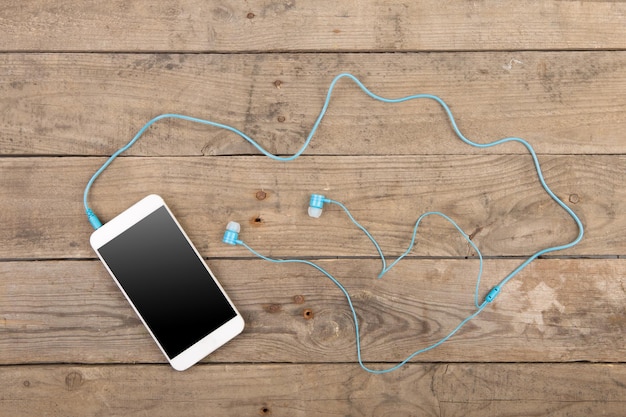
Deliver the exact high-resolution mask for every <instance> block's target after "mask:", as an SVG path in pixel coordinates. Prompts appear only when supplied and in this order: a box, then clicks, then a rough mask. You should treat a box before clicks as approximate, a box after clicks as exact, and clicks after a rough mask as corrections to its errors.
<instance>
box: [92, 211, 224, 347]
mask: <svg viewBox="0 0 626 417" xmlns="http://www.w3.org/2000/svg"><path fill="white" fill-rule="evenodd" d="M99 252H100V255H101V256H102V258H103V259H104V261H105V262H106V264H107V265H108V267H109V268H110V269H111V272H113V275H114V276H115V278H116V279H117V281H118V282H119V284H120V286H121V287H122V288H123V289H124V291H125V292H126V294H127V295H128V297H129V298H130V299H131V300H132V302H133V304H134V305H135V308H136V309H137V310H138V311H139V314H140V315H141V316H142V317H143V319H144V321H145V322H146V325H147V326H148V328H150V330H151V331H152V334H154V337H155V338H156V339H157V340H158V341H159V344H160V345H161V346H162V347H163V350H165V353H166V354H167V355H168V356H169V357H170V358H174V357H176V356H177V355H179V354H180V353H182V352H183V351H185V350H186V349H187V348H189V347H190V346H192V345H193V344H195V343H196V342H197V341H199V340H200V339H202V338H203V337H204V336H206V335H208V334H209V333H211V332H213V331H214V330H216V329H218V328H219V327H221V326H222V325H223V324H224V323H226V322H228V321H229V320H231V319H232V318H234V317H235V316H236V313H235V311H234V310H233V308H232V307H231V305H230V303H229V302H228V300H227V299H226V298H225V297H224V295H223V294H222V291H221V290H220V288H219V287H218V286H217V285H216V284H215V282H214V280H213V279H212V277H211V276H210V275H209V272H208V271H207V269H206V268H205V266H204V264H203V263H202V261H201V260H200V259H199V258H198V256H197V255H196V253H195V252H194V250H193V248H192V247H191V246H190V245H189V242H188V241H187V239H186V238H185V236H184V235H183V234H182V232H181V231H180V229H179V227H178V226H177V224H176V223H175V221H174V219H173V218H172V216H171V215H170V214H169V212H168V211H167V209H166V208H165V207H160V208H158V209H157V210H155V211H154V212H153V213H151V214H150V215H148V216H147V217H145V218H144V219H142V220H141V221H139V222H138V223H136V224H135V225H133V226H132V227H130V228H129V229H128V230H126V231H124V232H123V233H122V234H121V235H119V236H117V237H115V238H114V239H113V240H111V241H110V242H108V243H106V244H105V245H103V246H102V247H101V248H100V249H99Z"/></svg>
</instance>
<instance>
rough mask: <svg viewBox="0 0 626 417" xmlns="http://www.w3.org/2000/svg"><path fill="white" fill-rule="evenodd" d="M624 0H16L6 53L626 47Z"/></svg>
mask: <svg viewBox="0 0 626 417" xmlns="http://www.w3.org/2000/svg"><path fill="white" fill-rule="evenodd" d="M625 15H626V5H625V4H624V3H623V2H621V1H582V2H578V1H555V2H536V1H530V0H523V1H515V0H509V1H504V2H501V1H496V0H488V1H479V2H475V1H471V2H470V1H464V2H459V1H455V0H445V1H441V0H428V1H420V2H404V3H393V2H388V1H381V0H366V1H359V2H336V1H333V0H318V1H310V2H304V1H296V0H278V1H277V0H250V1H245V2H203V1H201V0H188V1H185V0H171V1H167V2H126V1H107V2H99V1H90V2H73V1H69V0H64V1H55V2H46V3H43V4H42V3H41V2H40V1H37V0H26V1H11V2H9V3H8V4H6V5H3V7H2V8H0V39H2V40H3V42H4V43H3V46H2V49H3V50H8V51H113V52H118V51H193V52H208V51H220V52H236V51H262V52H265V51H272V52H276V51H319V50H333V51H381V50H382V51H413V50H453V51H455V50H471V51H474V50H484V49H487V50H512V49H514V50H522V49H582V48H584V49H597V48H624V47H625V46H626V37H625V34H626V24H625V23H626V22H625V20H626V17H625Z"/></svg>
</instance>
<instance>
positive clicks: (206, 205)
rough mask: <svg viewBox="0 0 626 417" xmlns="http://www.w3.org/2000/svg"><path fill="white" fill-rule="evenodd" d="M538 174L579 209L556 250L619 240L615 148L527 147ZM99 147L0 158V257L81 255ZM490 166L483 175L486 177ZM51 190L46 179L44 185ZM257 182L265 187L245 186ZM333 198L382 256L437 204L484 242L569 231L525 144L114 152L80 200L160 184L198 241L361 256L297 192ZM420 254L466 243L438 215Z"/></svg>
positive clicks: (550, 240) (203, 245) (508, 242)
mask: <svg viewBox="0 0 626 417" xmlns="http://www.w3.org/2000/svg"><path fill="white" fill-rule="evenodd" d="M540 160H541V162H542V163H543V171H544V174H545V176H546V179H547V182H548V184H550V186H551V187H552V188H553V190H554V192H555V193H556V194H557V195H559V196H560V197H561V198H562V199H564V200H565V201H566V202H567V203H568V204H569V205H570V206H572V207H573V208H574V210H576V212H577V213H578V214H579V215H580V217H581V219H582V221H583V222H584V224H585V225H586V229H587V230H586V235H585V238H584V240H583V241H582V243H580V245H578V246H576V247H574V248H572V249H569V250H567V251H562V252H559V253H557V255H558V256H562V255H587V256H607V255H610V256H614V255H623V254H625V253H626V240H625V238H624V233H622V231H623V230H624V228H625V227H626V217H625V216H624V212H625V209H624V207H623V205H624V202H626V194H625V193H626V187H625V186H624V185H625V184H624V181H625V180H626V178H625V177H624V168H625V167H626V160H625V159H624V157H623V156H620V155H613V156H608V155H606V156H605V155H603V156H572V155H560V156H559V155H555V156H542V157H540ZM102 162H104V159H102V158H40V157H37V158H4V159H1V160H0V178H2V182H0V208H1V212H2V218H3V226H2V228H0V240H1V241H3V242H5V244H3V245H2V246H0V258H4V259H41V258H85V257H87V258H93V257H94V254H93V252H92V250H91V248H90V247H89V244H88V241H89V235H90V233H91V229H90V226H89V223H88V222H87V219H86V216H85V215H84V209H83V207H82V193H83V189H84V186H85V184H86V182H87V180H88V178H89V177H90V176H91V174H92V173H93V172H95V170H96V169H97V168H98V167H99V166H100V164H101V163H102ZM496 179H497V180H496ZM50 190H54V192H50ZM258 191H263V192H265V193H266V194H265V198H264V199H263V200H259V199H258V198H257V197H256V194H257V192H258ZM314 192H316V193H320V192H321V193H324V194H326V195H327V196H328V197H330V198H334V199H336V200H340V201H342V202H343V203H345V204H346V205H347V206H348V207H349V208H350V209H351V210H352V212H353V214H354V215H355V216H356V218H357V219H358V220H359V221H360V222H362V224H364V225H365V226H366V227H367V228H368V229H369V230H370V232H371V233H372V234H373V235H374V236H375V237H376V238H377V239H378V240H379V243H380V244H381V246H382V249H383V251H384V253H385V254H387V255H388V256H394V255H395V256H398V255H399V254H401V253H402V252H404V250H405V249H406V247H407V246H408V244H409V241H410V237H411V232H412V228H413V224H414V222H415V221H416V219H417V217H418V216H419V215H420V214H422V213H424V212H426V211H430V210H439V211H441V212H444V213H446V214H447V215H449V216H451V217H452V218H453V219H455V220H456V221H457V222H458V223H459V225H460V227H462V228H463V229H464V230H465V231H466V233H467V234H468V235H472V236H473V238H474V241H475V242H476V244H477V245H478V246H479V248H480V249H481V251H483V253H484V255H489V256H527V255H529V254H531V253H532V252H534V251H537V250H539V249H541V248H544V247H547V246H550V245H555V244H564V243H566V242H570V241H571V240H573V239H574V238H575V236H576V235H577V228H576V226H575V224H574V222H573V220H572V219H571V218H570V217H569V216H568V215H567V214H566V213H565V211H564V210H563V209H561V208H560V207H558V206H557V204H556V203H555V202H553V201H552V200H551V199H550V198H549V197H548V196H547V194H546V193H545V192H544V191H543V190H542V189H541V187H540V185H539V183H538V181H537V177H536V173H535V171H534V167H533V165H532V162H531V159H530V157H529V156H528V155H482V156H479V155H453V156H421V157H420V156H407V157H398V156H387V157H382V156H381V157H369V156H364V157H330V156H328V157H302V158H301V159H299V160H296V161H294V162H290V163H279V162H274V161H270V160H268V159H266V158H264V157H184V158H181V157H178V158H144V157H141V158H135V157H130V158H120V159H119V160H118V161H116V162H115V163H114V164H113V165H112V166H111V167H110V168H109V169H108V170H107V172H106V173H105V174H104V175H103V176H102V177H101V178H100V179H99V180H98V181H97V182H96V183H95V186H94V189H93V194H92V195H91V200H90V201H91V202H92V207H93V208H94V209H95V211H96V213H98V214H99V215H100V216H101V218H102V220H103V221H107V220H109V219H110V218H112V217H114V216H115V215H117V214H118V213H121V212H122V211H123V210H124V209H126V208H128V207H129V206H130V205H131V204H133V203H134V202H136V201H138V200H139V199H141V198H143V197H144V196H146V195H147V194H150V193H157V194H161V195H162V196H163V197H164V198H165V200H166V201H167V202H169V203H170V205H171V206H172V209H173V210H174V212H175V213H176V215H177V217H178V218H179V219H180V221H181V222H182V224H183V227H184V228H185V229H186V230H187V231H188V233H189V235H190V237H191V239H192V240H193V241H194V242H195V243H196V246H198V248H199V250H200V251H201V252H202V253H203V254H204V255H205V256H209V257H233V256H234V257H242V256H244V257H245V256H249V254H248V253H247V252H246V251H245V250H244V249H243V248H233V247H231V246H228V245H225V244H222V243H221V238H222V235H223V232H224V227H225V225H226V224H227V223H228V221H230V220H235V221H238V222H240V223H241V224H242V225H243V230H242V234H241V237H242V238H243V239H244V240H246V241H247V242H248V243H250V244H252V245H253V246H254V247H256V248H257V249H259V250H261V251H262V252H264V253H266V254H269V255H271V256H282V257H284V256H287V257H294V256H295V257H302V256H313V257H316V256H322V257H324V256H331V257H335V256H375V255H376V251H375V250H374V248H373V246H372V245H371V243H370V242H369V240H367V239H366V238H365V237H364V236H363V234H362V233H361V232H360V231H359V230H358V229H357V228H356V227H355V226H354V225H352V223H351V222H350V221H349V220H348V218H347V216H346V215H345V214H344V213H342V212H340V210H339V208H337V207H336V206H330V207H328V208H327V209H326V210H325V213H324V214H323V216H322V218H320V219H312V218H310V217H308V215H307V214H306V209H307V206H308V200H309V196H310V194H311V193H314ZM418 242H419V244H418V246H417V247H416V248H415V249H414V251H413V252H412V254H413V255H421V256H453V257H459V256H461V257H464V256H468V255H472V254H473V252H472V250H470V247H469V245H468V244H467V242H465V241H464V240H463V239H462V238H461V236H460V235H458V234H457V232H456V231H454V229H453V228H452V226H451V225H449V224H448V223H447V222H445V221H444V220H443V219H437V218H429V219H426V220H425V221H424V222H423V225H422V226H421V228H420V231H419V236H418Z"/></svg>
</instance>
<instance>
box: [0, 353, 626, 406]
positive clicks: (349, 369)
mask: <svg viewBox="0 0 626 417" xmlns="http://www.w3.org/2000/svg"><path fill="white" fill-rule="evenodd" d="M625 385H626V366H624V365H598V364H576V365H559V364H545V365H533V364H510V365H507V364H485V365H479V364H456V365H455V364H450V365H448V364H424V365H410V366H408V367H407V368H406V370H405V371H403V372H397V373H393V374H388V375H376V376H372V375H368V374H366V373H365V372H363V371H361V370H360V369H359V368H357V367H355V366H353V365H199V366H196V367H193V368H191V369H190V370H188V371H186V372H184V373H176V372H175V371H172V370H170V369H168V368H166V367H165V366H131V367H121V366H104V367H103V366H68V365H59V366H36V367H2V368H0V392H2V394H1V396H0V415H2V416H16V415H46V416H51V417H53V416H63V417H66V416H84V415H107V416H143V415H146V414H149V415H151V416H155V417H158V416H172V415H179V414H181V412H184V414H185V415H187V416H252V415H262V416H263V415H271V416H289V417H292V416H305V415H306V416H324V417H326V416H343V415H350V416H366V415H368V416H369V415H395V416H415V415H419V416H441V417H443V416H467V417H472V416H484V415H499V416H530V415H548V414H549V415H551V416H586V415H603V416H621V415H623V410H624V407H625V406H626V401H625V400H624V398H625V397H626V390H625V388H624V386H625Z"/></svg>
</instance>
